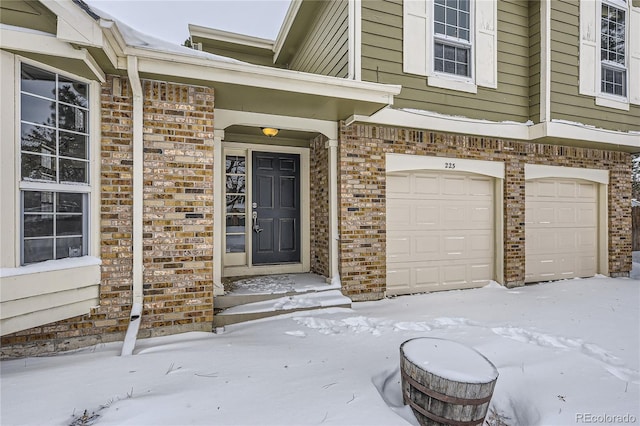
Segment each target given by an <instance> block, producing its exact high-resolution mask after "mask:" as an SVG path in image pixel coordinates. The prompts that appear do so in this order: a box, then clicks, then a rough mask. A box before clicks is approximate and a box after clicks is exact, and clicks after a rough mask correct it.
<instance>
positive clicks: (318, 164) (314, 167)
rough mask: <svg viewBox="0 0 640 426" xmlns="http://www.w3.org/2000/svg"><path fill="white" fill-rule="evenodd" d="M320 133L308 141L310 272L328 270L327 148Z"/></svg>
mask: <svg viewBox="0 0 640 426" xmlns="http://www.w3.org/2000/svg"><path fill="white" fill-rule="evenodd" d="M326 141H327V138H326V137H324V136H322V135H320V136H318V137H316V138H315V139H312V140H311V141H310V143H309V147H310V151H311V170H310V175H311V185H310V186H311V272H314V273H316V274H319V275H322V276H325V277H328V276H329V275H330V272H329V227H330V223H329V150H328V149H327V148H326V147H325V142H326Z"/></svg>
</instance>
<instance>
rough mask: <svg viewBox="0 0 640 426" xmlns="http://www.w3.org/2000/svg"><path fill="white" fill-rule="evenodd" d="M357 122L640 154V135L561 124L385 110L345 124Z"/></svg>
mask: <svg viewBox="0 0 640 426" xmlns="http://www.w3.org/2000/svg"><path fill="white" fill-rule="evenodd" d="M356 122H357V123H371V124H380V125H385V126H393V127H407V128H412V129H421V130H427V131H436V132H446V133H458V134H464V135H473V136H484V137H490V138H498V139H511V140H514V139H515V140H522V141H535V142H538V143H549V144H555V145H558V144H563V145H569V146H578V147H584V148H595V149H606V150H613V151H623V152H631V153H637V152H640V133H632V132H620V131H614V130H607V129H600V128H595V127H591V126H586V125H583V124H580V123H572V122H567V121H562V120H552V121H551V122H549V123H538V124H533V123H531V122H528V123H516V122H493V121H487V120H475V119H470V118H466V117H459V116H447V115H442V114H437V113H432V112H429V111H417V110H401V109H393V108H385V109H383V110H381V111H379V112H377V113H375V114H373V115H371V116H358V115H354V116H352V117H350V118H349V119H348V120H346V124H347V125H349V124H352V123H356Z"/></svg>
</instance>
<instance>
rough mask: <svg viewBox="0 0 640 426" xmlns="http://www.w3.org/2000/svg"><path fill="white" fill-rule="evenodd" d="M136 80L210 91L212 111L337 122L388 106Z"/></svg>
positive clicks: (189, 80) (233, 86)
mask: <svg viewBox="0 0 640 426" xmlns="http://www.w3.org/2000/svg"><path fill="white" fill-rule="evenodd" d="M140 77H141V78H143V79H152V80H160V81H173V82H176V83H183V84H192V85H198V86H206V87H213V88H214V91H215V93H214V94H215V107H216V108H218V109H228V110H234V111H246V112H257V113H263V114H271V115H283V116H290V117H301V118H313V119H319V120H330V121H338V120H344V119H346V118H348V117H350V116H352V115H365V116H369V115H371V114H373V113H375V112H376V111H379V110H380V109H382V108H384V107H385V106H387V105H388V104H387V103H385V102H372V101H362V100H354V99H344V98H335V97H331V96H321V95H312V94H307V93H299V92H290V91H285V90H274V89H268V88H263V87H254V86H248V85H247V86H245V85H240V84H231V83H219V82H212V81H206V80H198V79H192V78H187V77H179V76H166V75H158V74H150V73H141V75H140Z"/></svg>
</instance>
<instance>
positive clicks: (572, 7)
mask: <svg viewBox="0 0 640 426" xmlns="http://www.w3.org/2000/svg"><path fill="white" fill-rule="evenodd" d="M579 9H580V5H579V2H577V1H566V0H556V1H553V2H551V118H552V119H562V120H569V121H575V122H579V123H584V124H588V125H592V126H596V127H600V128H605V129H611V130H620V131H629V130H638V129H640V124H639V123H640V107H639V106H637V105H630V108H629V111H623V110H619V109H612V108H606V107H602V106H597V105H596V104H595V98H594V97H593V96H585V95H580V94H579V93H578V88H579V85H578V82H579V75H580V74H579V68H578V64H579V56H578V54H579V49H580V48H579V37H578V36H579V30H580V26H579V22H580V20H579ZM598 55H599V53H598ZM631 78H633V77H631Z"/></svg>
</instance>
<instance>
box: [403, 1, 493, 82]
mask: <svg viewBox="0 0 640 426" xmlns="http://www.w3.org/2000/svg"><path fill="white" fill-rule="evenodd" d="M497 4H498V0H410V1H409V0H405V1H403V2H402V27H403V29H402V70H403V72H405V73H407V74H414V75H421V76H426V77H427V85H428V86H433V87H439V88H443V89H450V90H456V91H462V92H468V93H477V91H478V87H479V86H480V87H487V88H492V89H495V88H497V87H498V37H497V21H498V18H497V16H498V15H497V13H498V9H497Z"/></svg>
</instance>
